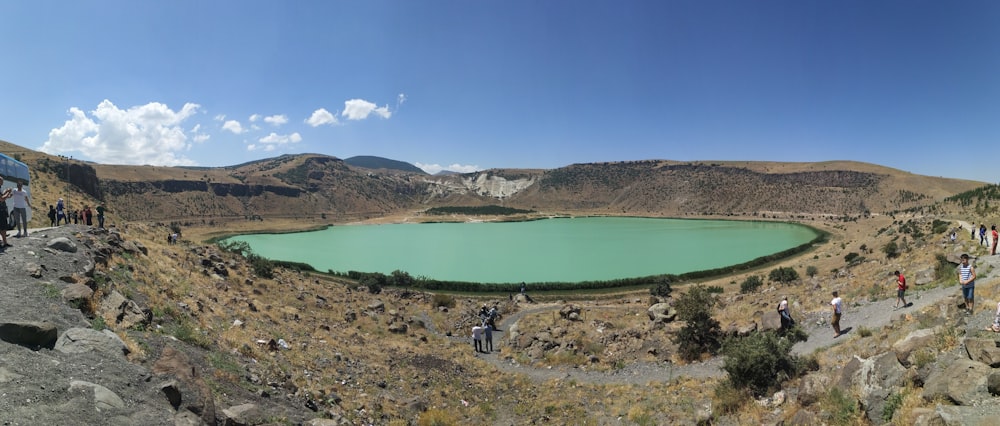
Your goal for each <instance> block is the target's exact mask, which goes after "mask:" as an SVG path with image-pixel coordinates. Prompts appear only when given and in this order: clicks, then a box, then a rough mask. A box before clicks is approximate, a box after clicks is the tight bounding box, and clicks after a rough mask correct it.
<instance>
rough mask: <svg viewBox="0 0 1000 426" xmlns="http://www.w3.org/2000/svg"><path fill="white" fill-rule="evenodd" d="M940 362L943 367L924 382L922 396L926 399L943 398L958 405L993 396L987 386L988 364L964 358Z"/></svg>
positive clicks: (969, 403) (971, 403) (989, 370)
mask: <svg viewBox="0 0 1000 426" xmlns="http://www.w3.org/2000/svg"><path fill="white" fill-rule="evenodd" d="M938 364H939V365H940V366H941V367H942V368H941V369H939V370H937V371H935V372H933V373H931V375H930V377H928V378H927V382H926V383H924V390H923V393H922V394H921V396H922V397H923V398H924V400H925V401H928V402H930V401H934V400H936V399H939V398H943V399H945V400H948V401H951V402H952V403H954V404H956V405H975V403H976V402H979V401H984V400H987V399H990V398H992V396H991V395H990V394H989V392H988V391H987V386H986V383H987V380H988V377H989V374H990V372H991V369H990V367H989V366H987V365H986V364H983V363H981V362H976V361H972V360H969V359H964V358H959V359H957V360H955V361H954V362H948V361H947V360H940V362H939V363H938Z"/></svg>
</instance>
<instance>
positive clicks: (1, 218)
mask: <svg viewBox="0 0 1000 426" xmlns="http://www.w3.org/2000/svg"><path fill="white" fill-rule="evenodd" d="M2 185H3V177H2V176H0V186H2ZM10 193H11V189H10V188H7V190H6V191H3V192H0V241H2V242H3V244H0V250H2V249H4V248H6V247H10V244H8V243H7V228H8V225H9V224H10V217H9V214H8V211H7V199H8V198H10Z"/></svg>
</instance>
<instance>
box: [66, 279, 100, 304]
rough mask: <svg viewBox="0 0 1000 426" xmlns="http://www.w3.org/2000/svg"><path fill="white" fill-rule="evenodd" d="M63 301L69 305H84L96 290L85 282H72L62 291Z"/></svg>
mask: <svg viewBox="0 0 1000 426" xmlns="http://www.w3.org/2000/svg"><path fill="white" fill-rule="evenodd" d="M61 295H62V300H63V302H66V303H67V304H69V305H72V306H77V307H83V306H85V304H86V303H87V302H89V301H90V297H91V296H93V295H94V290H91V289H90V287H87V286H85V285H83V284H70V285H68V286H66V288H63V289H62V292H61Z"/></svg>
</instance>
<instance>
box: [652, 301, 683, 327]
mask: <svg viewBox="0 0 1000 426" xmlns="http://www.w3.org/2000/svg"><path fill="white" fill-rule="evenodd" d="M646 316H648V317H649V320H650V321H653V323H654V324H660V323H664V324H665V323H668V322H671V321H673V320H674V319H676V318H677V310H676V309H674V308H673V307H671V306H670V304H668V303H657V304H655V305H653V306H650V307H649V309H646Z"/></svg>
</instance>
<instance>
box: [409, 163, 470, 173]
mask: <svg viewBox="0 0 1000 426" xmlns="http://www.w3.org/2000/svg"><path fill="white" fill-rule="evenodd" d="M414 165H416V166H417V167H419V168H420V169H421V170H423V171H425V172H427V173H430V174H432V175H435V174H437V173H438V172H440V171H442V170H448V171H452V172H458V173H472V172H476V171H479V170H482V168H481V167H479V166H475V165H471V164H470V165H462V164H458V163H455V164H452V165H450V166H442V165H440V164H424V163H415V164H414Z"/></svg>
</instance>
